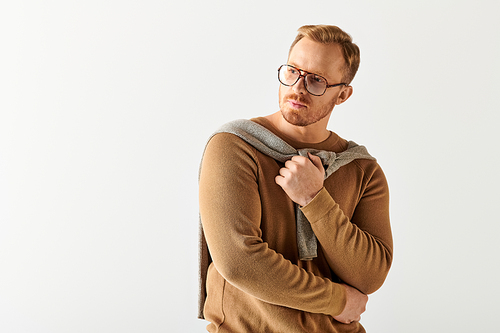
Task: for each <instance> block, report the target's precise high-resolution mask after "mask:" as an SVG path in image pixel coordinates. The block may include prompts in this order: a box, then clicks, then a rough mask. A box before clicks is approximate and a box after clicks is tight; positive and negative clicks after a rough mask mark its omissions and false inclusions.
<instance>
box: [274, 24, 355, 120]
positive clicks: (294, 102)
mask: <svg viewBox="0 0 500 333" xmlns="http://www.w3.org/2000/svg"><path fill="white" fill-rule="evenodd" d="M287 65H290V66H293V68H294V69H293V71H292V74H295V75H296V73H300V74H301V76H300V77H298V78H297V81H296V82H295V83H293V82H290V83H289V84H287V82H284V81H287V78H286V77H282V76H281V75H282V72H280V82H281V83H282V84H281V85H280V91H279V101H280V109H281V114H282V116H283V118H284V119H285V120H286V121H287V122H288V123H290V124H292V125H295V126H309V125H311V124H314V123H317V122H320V121H321V123H324V126H325V127H326V124H327V123H328V119H329V116H330V114H331V112H332V110H333V108H334V107H335V105H339V104H341V103H343V102H345V101H346V100H347V99H348V98H349V97H350V96H351V94H352V87H351V86H349V83H350V82H351V81H352V79H353V77H354V74H355V73H356V71H357V68H358V66H359V49H358V47H357V46H356V45H355V44H353V43H352V40H351V37H350V36H349V35H347V34H346V33H345V32H343V31H342V30H340V29H339V28H337V27H334V26H324V25H320V26H303V27H301V28H300V29H299V34H298V36H297V37H296V38H295V41H294V42H293V44H292V46H291V48H290V52H289V55H288V62H287ZM295 69H297V70H295ZM308 73H311V75H308ZM314 74H317V76H314ZM306 75H308V76H310V77H308V78H307V80H306ZM319 76H321V77H319ZM296 77H297V76H296ZM323 78H324V79H326V84H327V85H328V86H329V88H326V89H325V90H324V93H323V94H321V92H320V93H317V90H316V89H313V84H314V83H315V82H316V81H317V80H318V79H320V80H321V79H323ZM292 81H293V80H292ZM308 83H309V85H308ZM340 83H344V84H342V85H339V84H340Z"/></svg>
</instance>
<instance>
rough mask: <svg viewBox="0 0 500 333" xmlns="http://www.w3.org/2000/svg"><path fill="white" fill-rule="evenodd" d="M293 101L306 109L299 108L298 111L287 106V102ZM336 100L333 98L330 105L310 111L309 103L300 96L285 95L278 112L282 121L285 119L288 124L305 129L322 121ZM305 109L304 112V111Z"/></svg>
mask: <svg viewBox="0 0 500 333" xmlns="http://www.w3.org/2000/svg"><path fill="white" fill-rule="evenodd" d="M289 99H293V100H296V101H298V102H300V103H303V104H305V105H306V106H307V108H301V109H300V110H297V109H293V108H291V107H290V106H289V105H288V100H289ZM336 100H337V98H334V99H332V100H331V101H330V103H328V104H325V105H323V106H321V107H320V108H319V109H316V110H314V109H310V105H311V102H310V101H309V100H307V98H305V97H304V96H302V95H298V94H294V93H291V94H287V95H285V96H284V97H283V98H282V99H281V100H280V111H281V115H282V116H283V119H285V120H286V121H287V122H288V123H289V124H291V125H295V126H300V127H305V126H309V125H312V124H314V123H317V122H318V121H320V120H321V119H324V118H325V117H326V116H328V115H329V114H330V112H331V111H332V110H333V107H334V106H335V104H336ZM304 109H305V110H304Z"/></svg>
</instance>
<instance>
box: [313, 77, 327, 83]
mask: <svg viewBox="0 0 500 333" xmlns="http://www.w3.org/2000/svg"><path fill="white" fill-rule="evenodd" d="M313 81H314V82H315V83H325V79H323V78H322V77H321V76H317V75H314V76H313Z"/></svg>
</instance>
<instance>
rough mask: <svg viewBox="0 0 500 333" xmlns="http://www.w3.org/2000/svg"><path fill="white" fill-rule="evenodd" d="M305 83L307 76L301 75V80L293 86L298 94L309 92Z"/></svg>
mask: <svg viewBox="0 0 500 333" xmlns="http://www.w3.org/2000/svg"><path fill="white" fill-rule="evenodd" d="M305 84H306V82H305V78H304V77H303V76H300V77H299V80H298V81H297V82H295V84H294V85H293V86H292V89H293V91H294V92H295V93H297V94H305V93H306V92H307V90H306V86H305Z"/></svg>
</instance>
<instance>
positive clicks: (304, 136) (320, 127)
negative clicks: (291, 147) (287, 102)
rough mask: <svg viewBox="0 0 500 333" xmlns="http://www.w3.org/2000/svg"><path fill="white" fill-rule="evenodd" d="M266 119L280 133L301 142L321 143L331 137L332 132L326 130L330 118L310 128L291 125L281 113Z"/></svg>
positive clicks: (309, 126)
mask: <svg viewBox="0 0 500 333" xmlns="http://www.w3.org/2000/svg"><path fill="white" fill-rule="evenodd" d="M265 118H266V119H267V120H269V121H270V122H271V123H272V124H273V125H274V127H276V129H278V131H280V132H281V133H283V134H284V135H286V136H287V137H289V138H291V139H293V140H296V141H299V142H305V143H319V142H323V141H325V140H326V139H328V137H329V136H330V131H329V130H327V129H326V126H327V125H328V119H329V118H330V117H325V118H323V119H321V120H320V121H318V122H316V123H314V124H311V125H308V126H296V125H292V124H290V123H289V122H287V121H286V120H285V119H284V118H283V116H282V115H281V112H280V111H278V112H276V113H273V114H270V115H268V116H266V117H265Z"/></svg>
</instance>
